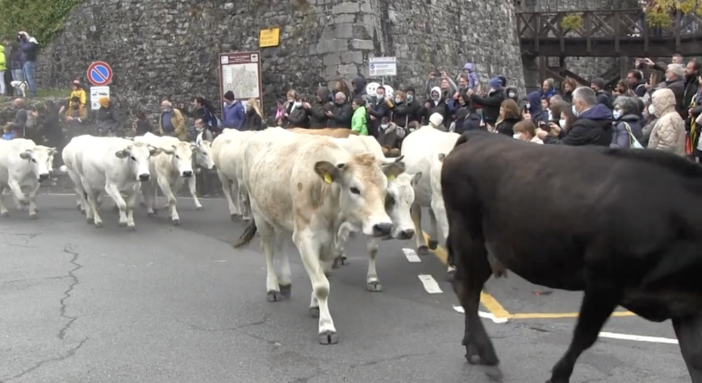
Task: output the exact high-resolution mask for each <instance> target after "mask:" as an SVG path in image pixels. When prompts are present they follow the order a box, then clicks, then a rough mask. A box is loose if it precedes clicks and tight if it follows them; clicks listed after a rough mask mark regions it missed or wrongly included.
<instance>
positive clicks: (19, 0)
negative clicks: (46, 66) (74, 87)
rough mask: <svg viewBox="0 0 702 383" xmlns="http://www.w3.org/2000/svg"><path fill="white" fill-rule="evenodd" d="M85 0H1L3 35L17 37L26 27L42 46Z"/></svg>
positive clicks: (1, 30) (0, 30) (0, 28)
mask: <svg viewBox="0 0 702 383" xmlns="http://www.w3.org/2000/svg"><path fill="white" fill-rule="evenodd" d="M82 2H83V0H53V1H42V0H0V15H2V16H1V17H0V36H8V37H10V38H11V39H13V40H14V38H15V37H16V36H17V32H19V31H26V32H27V33H29V35H30V36H32V37H34V38H36V39H37V41H38V42H39V46H40V47H44V46H46V45H48V44H49V42H51V40H53V38H54V37H56V35H57V34H58V33H59V32H60V31H61V30H62V29H63V24H64V22H65V21H66V18H67V17H68V15H69V14H70V13H71V10H73V8H75V6H77V5H78V4H80V3H82Z"/></svg>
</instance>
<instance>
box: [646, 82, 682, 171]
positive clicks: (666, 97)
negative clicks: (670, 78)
mask: <svg viewBox="0 0 702 383" xmlns="http://www.w3.org/2000/svg"><path fill="white" fill-rule="evenodd" d="M651 104H652V105H653V109H654V112H655V113H656V116H657V117H658V120H656V124H655V125H654V126H653V130H652V131H651V138H650V139H649V141H648V148H649V149H657V150H663V151H666V152H669V153H673V154H677V155H679V156H682V157H684V156H685V123H684V122H683V120H682V118H680V115H679V114H678V113H677V112H676V111H675V95H674V94H673V91H672V90H670V89H665V88H664V89H659V90H657V91H655V92H654V93H653V96H652V97H651Z"/></svg>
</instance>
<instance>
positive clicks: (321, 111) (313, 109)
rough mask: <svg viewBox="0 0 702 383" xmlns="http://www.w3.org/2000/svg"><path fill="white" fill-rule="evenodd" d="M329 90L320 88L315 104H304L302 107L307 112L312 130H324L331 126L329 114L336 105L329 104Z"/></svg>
mask: <svg viewBox="0 0 702 383" xmlns="http://www.w3.org/2000/svg"><path fill="white" fill-rule="evenodd" d="M329 94H330V92H329V89H327V88H325V87H320V88H319V89H317V94H316V96H315V97H316V98H315V100H314V102H313V103H309V102H303V103H302V107H303V108H304V109H305V111H306V112H307V116H308V118H309V122H310V124H309V126H310V129H324V128H326V127H327V126H329V117H328V116H327V112H328V111H331V110H332V106H333V105H334V103H332V102H329V101H328V100H329Z"/></svg>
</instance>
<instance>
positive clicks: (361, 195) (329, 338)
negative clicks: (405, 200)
mask: <svg viewBox="0 0 702 383" xmlns="http://www.w3.org/2000/svg"><path fill="white" fill-rule="evenodd" d="M261 149H262V150H261ZM245 159H246V162H248V163H250V164H251V166H249V167H248V171H247V168H245V169H244V183H245V184H246V185H247V187H248V190H249V196H250V198H251V201H250V202H251V211H252V214H253V222H252V223H251V224H250V225H249V227H248V228H247V229H246V231H245V232H244V234H242V236H241V238H240V239H239V242H238V243H237V245H236V247H242V246H245V245H246V244H247V243H249V242H250V241H251V240H252V239H253V238H254V237H255V234H256V232H257V231H258V233H259V234H260V236H261V247H262V248H263V252H264V253H265V256H266V268H267V271H268V273H267V278H266V287H267V291H268V300H269V301H278V300H281V299H285V298H289V297H290V294H291V284H290V265H289V263H288V259H287V254H285V253H284V252H283V251H282V250H283V249H284V247H283V241H284V239H285V238H286V237H287V236H288V235H290V233H292V240H293V242H294V243H295V245H296V246H297V249H298V250H299V252H300V256H301V257H302V262H303V263H304V265H305V269H306V270H307V274H308V275H309V277H310V280H311V282H312V297H311V302H310V313H312V315H313V316H317V315H319V342H320V343H322V344H332V343H337V342H338V337H337V333H336V328H335V327H334V321H333V319H332V317H331V314H330V312H329V306H328V297H329V280H328V279H327V277H326V276H325V272H329V271H330V270H331V265H332V262H333V260H334V254H333V247H334V237H335V235H336V233H337V231H338V228H339V226H340V225H341V223H342V222H347V223H348V224H350V225H351V226H352V229H354V230H361V231H362V232H363V233H364V234H366V235H369V236H375V237H385V236H387V235H389V234H390V233H391V232H392V228H393V227H392V221H391V220H390V217H388V215H387V213H386V212H385V207H384V197H385V194H386V190H387V177H388V176H389V177H397V176H399V175H400V174H401V173H402V172H403V171H404V165H403V164H402V163H401V162H397V163H395V162H392V163H389V164H383V163H381V162H380V161H378V160H377V159H376V158H375V157H374V156H372V155H369V154H362V155H356V156H354V155H351V154H349V153H348V152H347V151H346V150H344V149H342V148H341V147H340V146H339V145H338V144H336V143H334V142H333V141H331V140H329V139H328V138H326V137H313V136H308V135H297V134H294V133H289V132H279V131H275V130H272V129H271V131H264V132H261V133H259V134H256V135H254V136H253V137H252V138H251V139H250V140H249V144H248V145H247V146H246V150H245ZM274 250H275V251H274ZM276 253H278V254H279V255H278V256H279V257H281V260H280V262H279V263H278V266H279V267H275V265H274V255H275V254H276Z"/></svg>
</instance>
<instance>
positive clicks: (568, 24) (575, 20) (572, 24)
mask: <svg viewBox="0 0 702 383" xmlns="http://www.w3.org/2000/svg"><path fill="white" fill-rule="evenodd" d="M561 26H562V27H563V28H564V29H575V30H577V29H580V28H582V27H583V15H581V14H579V13H570V14H567V15H565V16H563V20H562V21H561Z"/></svg>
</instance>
